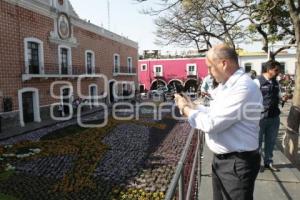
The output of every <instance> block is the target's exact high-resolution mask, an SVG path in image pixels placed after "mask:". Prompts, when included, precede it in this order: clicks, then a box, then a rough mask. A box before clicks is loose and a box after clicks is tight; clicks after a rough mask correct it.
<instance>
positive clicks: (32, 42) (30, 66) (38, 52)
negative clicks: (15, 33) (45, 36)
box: [24, 38, 44, 74]
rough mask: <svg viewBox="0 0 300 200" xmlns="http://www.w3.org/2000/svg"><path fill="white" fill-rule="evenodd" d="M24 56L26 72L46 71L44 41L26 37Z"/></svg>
mask: <svg viewBox="0 0 300 200" xmlns="http://www.w3.org/2000/svg"><path fill="white" fill-rule="evenodd" d="M24 58H25V73H26V74H42V73H44V50H43V42H42V41H41V40H39V39H37V38H25V39H24Z"/></svg>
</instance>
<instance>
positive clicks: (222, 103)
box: [175, 44, 262, 200]
mask: <svg viewBox="0 0 300 200" xmlns="http://www.w3.org/2000/svg"><path fill="white" fill-rule="evenodd" d="M206 64H207V66H208V68H209V70H210V72H211V74H212V75H213V77H214V78H215V79H216V81H217V82H218V83H219V86H218V87H217V88H216V89H215V90H214V93H215V94H214V99H213V100H212V101H211V102H210V107H204V106H197V107H195V106H194V105H192V104H191V103H189V102H190V101H189V100H188V99H186V97H182V96H180V95H178V94H176V95H175V102H176V104H177V106H178V108H179V110H180V111H181V113H183V115H185V116H187V117H188V121H189V123H190V125H191V126H192V127H193V128H197V129H200V130H202V131H203V132H205V137H206V143H207V145H208V147H209V148H210V150H211V151H213V153H214V157H213V162H212V183H213V197H214V200H221V199H227V200H229V199H231V200H235V199H239V200H244V199H245V200H246V199H247V200H248V199H250V200H251V199H253V191H254V183H255V179H256V177H257V174H258V171H259V168H260V154H259V150H258V147H259V146H258V143H259V142H258V141H259V134H258V133H259V120H260V117H261V112H262V95H261V92H260V90H259V88H258V87H257V86H256V84H255V83H254V82H253V81H252V80H251V78H250V77H249V76H248V75H247V74H246V73H245V72H244V71H243V69H241V68H240V67H239V64H238V57H237V54H236V52H235V50H234V49H233V48H231V47H228V46H226V45H225V44H220V45H217V46H214V47H213V48H211V49H210V50H209V51H208V52H207V56H206Z"/></svg>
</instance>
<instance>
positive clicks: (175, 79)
mask: <svg viewBox="0 0 300 200" xmlns="http://www.w3.org/2000/svg"><path fill="white" fill-rule="evenodd" d="M172 81H178V82H180V84H181V85H183V81H182V80H180V79H177V78H173V79H171V80H170V81H169V83H168V85H170V83H171V82H172Z"/></svg>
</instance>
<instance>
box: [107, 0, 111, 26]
mask: <svg viewBox="0 0 300 200" xmlns="http://www.w3.org/2000/svg"><path fill="white" fill-rule="evenodd" d="M107 20H108V30H110V0H107Z"/></svg>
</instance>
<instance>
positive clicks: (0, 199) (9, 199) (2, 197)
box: [0, 193, 17, 200]
mask: <svg viewBox="0 0 300 200" xmlns="http://www.w3.org/2000/svg"><path fill="white" fill-rule="evenodd" d="M0 200H17V198H15V197H13V196H9V195H6V194H2V193H0Z"/></svg>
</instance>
